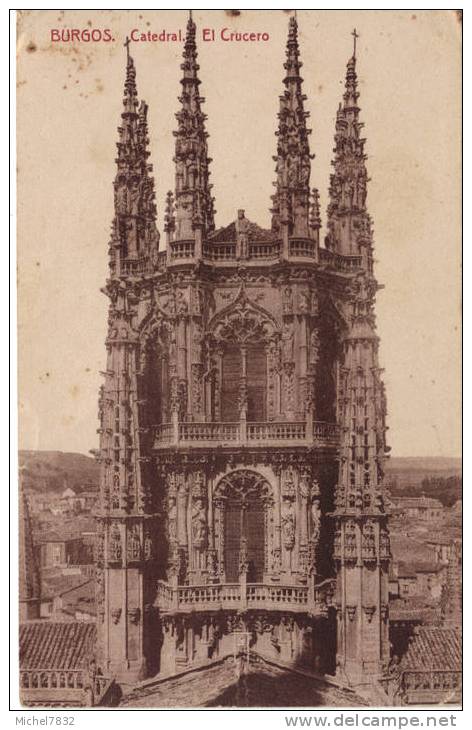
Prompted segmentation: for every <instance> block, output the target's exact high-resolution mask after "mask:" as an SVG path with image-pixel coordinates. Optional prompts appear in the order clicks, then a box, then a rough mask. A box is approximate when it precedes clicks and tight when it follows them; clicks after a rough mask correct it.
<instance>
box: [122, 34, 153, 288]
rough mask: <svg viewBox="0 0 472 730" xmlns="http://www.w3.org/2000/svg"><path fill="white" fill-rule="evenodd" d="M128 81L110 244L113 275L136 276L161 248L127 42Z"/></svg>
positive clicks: (142, 107)
mask: <svg viewBox="0 0 472 730" xmlns="http://www.w3.org/2000/svg"><path fill="white" fill-rule="evenodd" d="M125 45H126V53H127V58H126V77H125V85H124V95H123V111H122V114H121V119H122V122H121V125H120V127H118V135H119V139H118V143H117V149H118V154H117V158H116V160H115V161H116V164H117V168H118V169H117V173H116V177H115V182H114V189H115V217H114V220H113V225H112V238H111V243H110V267H111V270H112V273H114V274H117V275H123V274H127V273H133V272H134V269H135V268H136V263H137V261H138V260H139V262H140V264H141V266H143V265H144V263H145V262H148V263H149V262H150V261H151V260H153V259H154V258H155V255H156V254H157V250H158V248H159V234H158V232H157V229H156V206H155V202H154V198H155V192H154V178H153V177H152V176H151V175H150V173H151V172H152V165H150V164H149V163H148V157H149V155H150V153H149V150H148V146H149V137H148V123H147V112H148V106H147V104H146V103H145V102H144V101H142V102H141V103H139V101H138V92H137V88H136V69H135V66H134V61H133V58H132V57H131V55H130V53H129V40H127V42H126V44H125Z"/></svg>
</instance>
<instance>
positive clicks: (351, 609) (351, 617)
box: [346, 606, 357, 621]
mask: <svg viewBox="0 0 472 730" xmlns="http://www.w3.org/2000/svg"><path fill="white" fill-rule="evenodd" d="M356 608H357V607H356V606H346V613H347V617H348V619H349V621H354V618H355V615H356Z"/></svg>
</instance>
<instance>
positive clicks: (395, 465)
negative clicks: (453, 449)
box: [385, 456, 462, 488]
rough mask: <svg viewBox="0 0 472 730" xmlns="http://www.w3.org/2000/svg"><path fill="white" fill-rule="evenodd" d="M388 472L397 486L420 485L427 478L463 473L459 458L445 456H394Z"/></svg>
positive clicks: (387, 463) (388, 465) (389, 460)
mask: <svg viewBox="0 0 472 730" xmlns="http://www.w3.org/2000/svg"><path fill="white" fill-rule="evenodd" d="M385 467H386V473H387V476H388V477H389V478H390V480H391V481H395V482H396V483H397V486H398V487H400V488H403V487H405V486H407V485H408V486H412V487H414V486H420V485H421V482H422V481H423V479H425V478H427V477H428V478H433V477H434V478H437V477H450V476H461V475H462V462H461V459H459V458H452V457H444V456H429V457H426V456H392V458H391V459H388V460H387V462H386V464H385Z"/></svg>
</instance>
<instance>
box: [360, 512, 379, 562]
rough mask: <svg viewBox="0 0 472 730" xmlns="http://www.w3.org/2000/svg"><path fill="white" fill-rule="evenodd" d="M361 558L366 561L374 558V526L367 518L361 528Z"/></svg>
mask: <svg viewBox="0 0 472 730" xmlns="http://www.w3.org/2000/svg"><path fill="white" fill-rule="evenodd" d="M362 558H363V559H364V560H367V561H371V560H376V558H377V551H376V546H375V528H374V525H373V523H372V522H371V521H370V520H368V521H367V522H366V523H365V525H364V527H363V529H362Z"/></svg>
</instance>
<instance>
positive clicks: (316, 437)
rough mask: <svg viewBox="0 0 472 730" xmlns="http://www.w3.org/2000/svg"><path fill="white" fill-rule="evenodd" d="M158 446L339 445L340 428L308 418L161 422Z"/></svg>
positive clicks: (156, 432) (155, 442)
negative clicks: (310, 421) (307, 420)
mask: <svg viewBox="0 0 472 730" xmlns="http://www.w3.org/2000/svg"><path fill="white" fill-rule="evenodd" d="M154 435H155V440H154V446H155V448H167V447H169V446H170V445H173V446H175V445H182V446H187V445H192V446H194V445H195V446H206V445H214V444H215V443H218V444H221V445H222V446H224V445H230V446H232V445H236V446H240V445H243V444H244V445H245V444H247V445H250V446H256V445H264V446H293V445H310V446H312V445H315V446H326V447H336V446H337V445H338V441H339V427H338V426H337V425H336V424H335V423H326V422H325V421H315V422H314V423H313V426H312V427H311V426H310V424H308V423H306V422H305V421H283V422H282V421H267V422H251V421H248V422H246V421H239V422H232V423H227V422H208V423H205V422H202V423H193V422H188V423H178V424H175V425H173V424H171V423H167V424H162V425H160V426H157V427H156V428H155V432H154Z"/></svg>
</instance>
